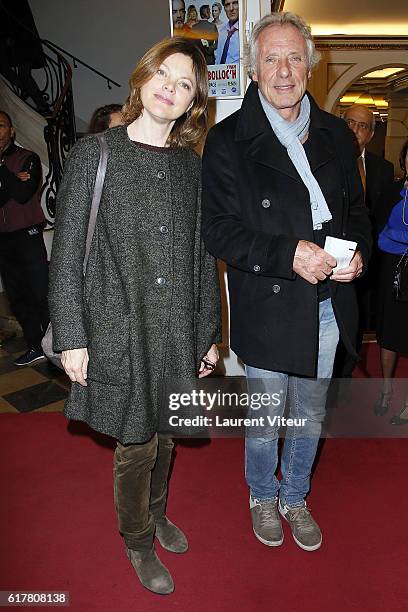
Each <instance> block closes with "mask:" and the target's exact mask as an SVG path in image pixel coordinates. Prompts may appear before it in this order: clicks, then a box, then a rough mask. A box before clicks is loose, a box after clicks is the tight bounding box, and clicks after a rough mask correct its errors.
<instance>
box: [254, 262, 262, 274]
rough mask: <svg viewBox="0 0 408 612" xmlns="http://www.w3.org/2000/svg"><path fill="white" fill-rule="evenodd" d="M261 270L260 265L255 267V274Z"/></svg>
mask: <svg viewBox="0 0 408 612" xmlns="http://www.w3.org/2000/svg"><path fill="white" fill-rule="evenodd" d="M260 269H261V266H258V264H256V265H255V266H254V272H259V271H260Z"/></svg>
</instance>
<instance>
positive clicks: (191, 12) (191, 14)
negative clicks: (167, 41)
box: [185, 4, 199, 29]
mask: <svg viewBox="0 0 408 612" xmlns="http://www.w3.org/2000/svg"><path fill="white" fill-rule="evenodd" d="M198 22H199V19H198V13H197V9H196V7H195V6H194V4H190V6H189V7H188V8H187V19H186V23H185V25H186V26H187V27H188V28H190V29H191V28H192V27H193V25H195V24H196V23H198Z"/></svg>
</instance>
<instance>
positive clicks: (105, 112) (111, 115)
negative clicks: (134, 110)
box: [88, 104, 123, 134]
mask: <svg viewBox="0 0 408 612" xmlns="http://www.w3.org/2000/svg"><path fill="white" fill-rule="evenodd" d="M118 125H123V117H122V105H121V104H106V105H105V106H100V107H99V108H97V109H96V110H95V111H94V113H93V115H92V117H91V121H90V122H89V128H88V133H89V134H97V133H98V132H104V131H105V130H107V129H108V128H113V127H116V126H118Z"/></svg>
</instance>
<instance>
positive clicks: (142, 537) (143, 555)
mask: <svg viewBox="0 0 408 612" xmlns="http://www.w3.org/2000/svg"><path fill="white" fill-rule="evenodd" d="M156 456H157V434H155V435H154V436H153V438H152V439H151V440H149V441H148V442H146V443H144V444H129V445H127V446H123V445H122V444H120V443H119V442H118V443H117V447H116V450H115V455H114V461H113V478H114V497H115V507H116V512H117V516H118V524H119V530H120V532H121V534H122V535H123V538H124V540H125V543H126V547H127V553H128V557H129V559H130V561H131V563H132V565H133V567H134V569H135V570H136V573H137V575H138V577H139V580H140V582H141V583H142V584H143V586H145V587H146V588H147V589H149V590H150V591H153V592H154V593H159V594H162V595H165V594H168V593H171V592H172V591H173V590H174V584H173V580H172V578H171V576H170V573H169V571H168V570H167V568H166V567H165V566H164V565H163V564H162V563H161V561H160V559H159V558H158V557H157V555H156V553H155V550H154V546H153V541H154V530H155V523H154V518H153V515H152V513H151V512H150V491H151V479H152V470H153V467H154V465H155V462H156Z"/></svg>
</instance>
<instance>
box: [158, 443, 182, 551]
mask: <svg viewBox="0 0 408 612" xmlns="http://www.w3.org/2000/svg"><path fill="white" fill-rule="evenodd" d="M173 447H174V444H173V440H172V439H171V438H169V437H166V436H162V435H160V434H159V436H158V446H157V459H156V464H155V466H154V468H153V470H152V480H151V497H150V512H151V514H152V516H153V519H154V522H155V525H156V537H157V539H158V540H159V542H160V544H161V545H162V546H163V548H165V549H166V550H169V551H170V552H176V553H183V552H185V551H186V550H187V549H188V542H187V538H186V536H185V535H184V533H183V532H182V531H181V530H180V529H179V528H178V527H176V525H174V524H173V523H172V522H171V521H169V519H168V518H167V517H166V502H167V482H168V477H169V469H170V463H171V457H172V452H173Z"/></svg>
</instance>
